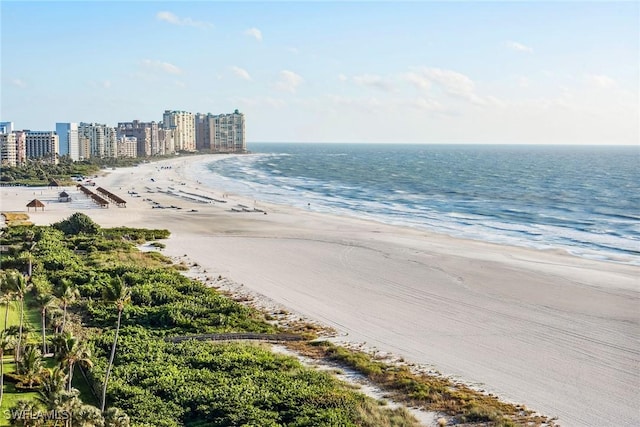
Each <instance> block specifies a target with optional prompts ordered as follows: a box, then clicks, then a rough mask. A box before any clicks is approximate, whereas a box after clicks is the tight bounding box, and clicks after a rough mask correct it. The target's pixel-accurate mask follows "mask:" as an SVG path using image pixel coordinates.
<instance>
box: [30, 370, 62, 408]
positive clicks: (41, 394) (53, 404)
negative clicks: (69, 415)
mask: <svg viewBox="0 0 640 427" xmlns="http://www.w3.org/2000/svg"><path fill="white" fill-rule="evenodd" d="M66 382H67V375H66V374H65V373H64V370H62V368H60V367H58V366H56V367H55V368H53V369H51V368H46V369H45V370H44V371H43V373H42V388H41V389H40V390H39V391H38V396H37V397H36V399H38V401H39V402H40V403H42V404H43V405H45V407H46V408H47V409H49V410H54V409H58V408H59V407H60V406H61V405H62V403H63V401H64V398H63V396H62V395H63V392H64V387H65V384H66Z"/></svg>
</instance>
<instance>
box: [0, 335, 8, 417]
mask: <svg viewBox="0 0 640 427" xmlns="http://www.w3.org/2000/svg"><path fill="white" fill-rule="evenodd" d="M9 345H11V337H10V336H9V334H7V331H6V330H3V331H1V332H0V406H2V397H3V396H4V353H5V352H6V351H7V349H8V348H9Z"/></svg>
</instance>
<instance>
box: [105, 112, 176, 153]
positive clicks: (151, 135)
mask: <svg viewBox="0 0 640 427" xmlns="http://www.w3.org/2000/svg"><path fill="white" fill-rule="evenodd" d="M158 129H159V128H158V123H156V122H141V121H139V120H134V121H132V122H119V123H118V126H117V127H116V131H117V134H118V137H122V136H128V137H133V138H136V140H137V141H138V147H137V156H138V157H149V156H155V155H158V154H161V153H162V154H163V152H164V149H161V148H160V139H159V136H158Z"/></svg>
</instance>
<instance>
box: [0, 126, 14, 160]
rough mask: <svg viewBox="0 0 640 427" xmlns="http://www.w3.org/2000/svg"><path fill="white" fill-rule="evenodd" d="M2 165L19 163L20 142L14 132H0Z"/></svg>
mask: <svg viewBox="0 0 640 427" xmlns="http://www.w3.org/2000/svg"><path fill="white" fill-rule="evenodd" d="M0 165H2V166H17V165H18V144H17V143H16V134H15V133H13V132H10V133H4V132H3V133H0Z"/></svg>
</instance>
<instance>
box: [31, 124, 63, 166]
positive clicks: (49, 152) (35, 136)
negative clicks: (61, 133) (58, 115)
mask: <svg viewBox="0 0 640 427" xmlns="http://www.w3.org/2000/svg"><path fill="white" fill-rule="evenodd" d="M25 133H26V137H25V145H26V155H27V158H29V159H39V160H42V161H46V162H50V163H54V164H57V163H58V155H59V154H58V153H59V152H60V145H59V140H58V135H57V134H56V133H55V132H54V131H31V130H27V131H25Z"/></svg>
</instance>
